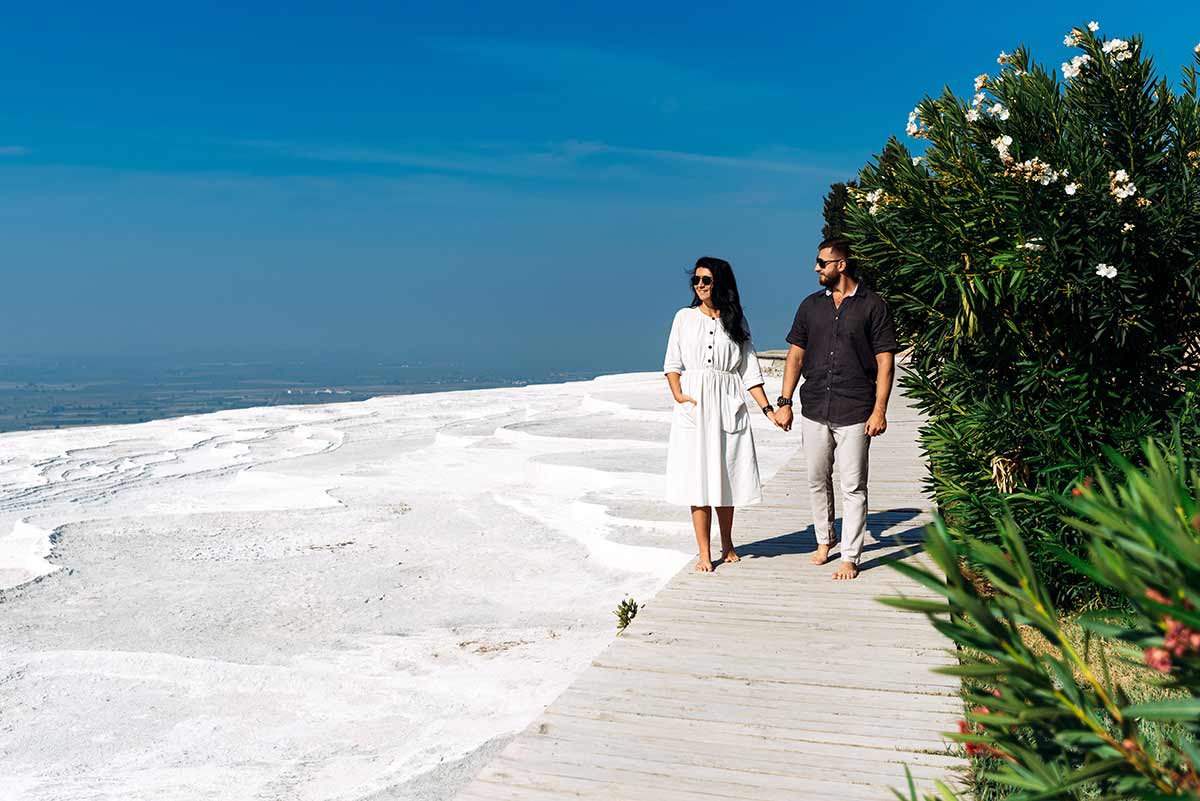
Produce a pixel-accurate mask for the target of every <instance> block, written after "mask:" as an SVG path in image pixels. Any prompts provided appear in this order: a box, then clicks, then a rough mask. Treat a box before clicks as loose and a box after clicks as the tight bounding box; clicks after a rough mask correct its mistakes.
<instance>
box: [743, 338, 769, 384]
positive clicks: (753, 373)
mask: <svg viewBox="0 0 1200 801" xmlns="http://www.w3.org/2000/svg"><path fill="white" fill-rule="evenodd" d="M738 373H739V374H740V375H741V377H742V386H743V387H745V388H746V389H752V388H753V387H760V386H762V385H763V374H762V368H760V367H759V366H758V352H757V351H756V350H754V340H752V339H750V331H749V329H747V330H746V341H745V342H743V343H742V358H741V360H740V361H739V362H738Z"/></svg>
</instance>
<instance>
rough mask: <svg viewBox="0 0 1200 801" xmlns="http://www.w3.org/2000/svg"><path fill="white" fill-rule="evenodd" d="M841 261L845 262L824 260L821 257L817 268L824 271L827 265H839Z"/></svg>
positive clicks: (818, 258)
mask: <svg viewBox="0 0 1200 801" xmlns="http://www.w3.org/2000/svg"><path fill="white" fill-rule="evenodd" d="M839 261H845V259H822V258H821V257H820V256H817V266H818V267H820V268H821V269H822V270H824V269H825V265H826V264H837V263H838V262H839Z"/></svg>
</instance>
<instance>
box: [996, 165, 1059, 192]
mask: <svg viewBox="0 0 1200 801" xmlns="http://www.w3.org/2000/svg"><path fill="white" fill-rule="evenodd" d="M1006 164H1007V162H1006ZM1004 174H1005V175H1007V176H1009V177H1010V178H1022V179H1024V180H1026V181H1029V182H1030V183H1033V182H1037V183H1039V184H1041V185H1042V186H1049V185H1050V184H1052V183H1055V182H1056V181H1058V179H1059V177H1060V175H1059V172H1058V170H1056V169H1054V168H1053V167H1051V166H1050V165H1049V164H1047V163H1046V162H1044V161H1042V160H1041V159H1039V158H1032V159H1026V160H1025V161H1022V162H1021V163H1020V164H1008V167H1007V168H1006V169H1005V170H1004Z"/></svg>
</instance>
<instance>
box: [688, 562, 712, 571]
mask: <svg viewBox="0 0 1200 801" xmlns="http://www.w3.org/2000/svg"><path fill="white" fill-rule="evenodd" d="M692 569H693V570H695V571H696V572H697V573H711V572H713V566H712V562H711V561H709V560H707V559H701V560H700V561H698V562H696V566H695V567H694V568H692Z"/></svg>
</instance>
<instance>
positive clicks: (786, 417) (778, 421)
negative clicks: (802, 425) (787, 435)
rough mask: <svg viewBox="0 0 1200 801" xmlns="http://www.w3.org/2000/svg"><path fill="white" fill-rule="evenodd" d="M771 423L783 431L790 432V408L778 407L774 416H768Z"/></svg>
mask: <svg viewBox="0 0 1200 801" xmlns="http://www.w3.org/2000/svg"><path fill="white" fill-rule="evenodd" d="M767 417H770V418H771V422H772V423H774V424H775V425H777V426H779V427H780V428H782V429H783V430H784V431H791V430H792V407H791V406H780V407H779V408H778V409H776V410H775V412H774V414H769V415H767Z"/></svg>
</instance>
